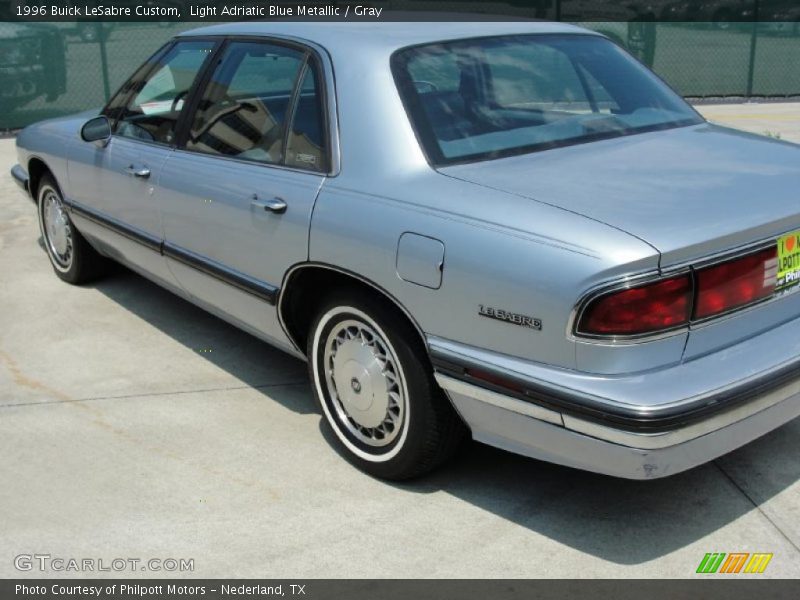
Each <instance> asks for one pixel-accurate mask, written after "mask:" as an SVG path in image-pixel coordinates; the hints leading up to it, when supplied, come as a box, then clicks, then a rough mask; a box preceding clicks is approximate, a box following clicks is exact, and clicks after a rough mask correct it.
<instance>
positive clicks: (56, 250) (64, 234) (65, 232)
mask: <svg viewBox="0 0 800 600" xmlns="http://www.w3.org/2000/svg"><path fill="white" fill-rule="evenodd" d="M42 220H43V225H44V233H45V238H46V240H47V246H48V248H49V250H50V255H51V256H52V257H53V259H54V260H55V261H56V262H57V263H58V264H59V265H60V266H62V267H68V266H69V264H70V261H71V260H72V229H71V227H70V223H69V217H67V213H66V212H65V211H64V206H63V205H62V204H61V200H60V199H59V198H58V196H56V194H55V193H54V192H52V191H50V190H48V191H47V192H45V197H44V200H43V201H42Z"/></svg>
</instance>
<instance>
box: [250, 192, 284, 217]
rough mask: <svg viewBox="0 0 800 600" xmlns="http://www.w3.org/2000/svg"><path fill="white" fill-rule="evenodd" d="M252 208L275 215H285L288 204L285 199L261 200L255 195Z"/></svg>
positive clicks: (251, 203)
mask: <svg viewBox="0 0 800 600" xmlns="http://www.w3.org/2000/svg"><path fill="white" fill-rule="evenodd" d="M250 207H251V208H255V209H257V210H264V211H268V212H272V213H275V214H278V215H280V214H283V213H285V212H286V202H284V201H283V198H277V197H276V198H273V199H272V200H259V199H258V196H256V195H255V194H253V200H252V202H250Z"/></svg>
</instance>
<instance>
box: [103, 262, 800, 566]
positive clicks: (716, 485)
mask: <svg viewBox="0 0 800 600" xmlns="http://www.w3.org/2000/svg"><path fill="white" fill-rule="evenodd" d="M115 271H116V272H115V273H114V275H113V276H112V277H109V278H107V279H104V280H102V281H100V282H98V283H96V284H95V286H94V287H95V288H96V289H97V290H98V291H100V292H101V293H103V294H105V295H106V296H108V297H109V298H111V299H112V300H114V301H115V302H117V303H119V304H120V305H122V306H123V307H124V308H125V309H127V310H129V311H131V312H132V313H134V314H136V315H137V316H138V317H140V318H142V319H144V320H145V321H147V322H148V323H150V324H152V325H154V326H156V327H157V328H158V329H160V330H161V331H162V332H163V333H164V334H166V335H168V336H170V337H171V338H173V339H174V340H176V341H178V342H180V343H181V344H184V345H185V346H187V347H189V348H193V349H196V348H201V347H204V346H206V345H213V346H214V348H216V349H217V350H218V351H215V352H213V353H209V354H202V356H203V357H204V358H205V359H206V360H208V361H211V362H212V363H213V364H214V365H216V366H217V367H219V368H222V369H224V370H225V371H227V372H228V373H229V374H231V375H232V376H233V377H235V378H236V379H238V380H240V381H241V382H242V383H244V384H246V385H248V386H251V387H253V388H256V389H264V391H265V393H266V389H265V388H267V387H269V390H268V394H269V398H270V399H271V400H274V401H277V402H279V403H281V404H282V405H283V406H285V407H286V408H289V409H290V410H292V411H295V412H297V413H301V414H311V413H314V412H316V407H315V403H314V401H313V399H312V397H311V394H310V391H309V392H308V393H302V394H298V393H297V388H296V386H297V385H303V384H304V383H305V382H306V381H307V380H306V369H305V365H304V363H303V362H302V361H300V360H297V359H295V358H292V357H290V356H288V355H286V354H285V353H283V352H281V351H279V350H277V349H274V348H272V347H271V346H269V345H268V344H266V343H264V342H262V341H260V340H258V339H256V338H255V337H253V336H251V335H249V334H247V333H245V332H242V331H240V330H238V329H236V328H235V327H233V326H231V325H229V324H227V323H225V322H224V321H222V320H221V319H218V318H216V317H214V316H212V315H210V314H209V313H207V312H205V311H203V310H202V309H200V308H197V307H195V306H194V305H192V304H190V303H189V302H186V301H185V300H182V299H181V298H178V297H177V296H175V295H173V294H172V293H170V292H168V291H166V290H163V289H161V288H160V287H158V286H157V285H155V284H153V283H151V282H149V281H148V280H146V279H144V278H142V277H140V276H138V275H136V274H134V273H132V272H130V271H128V270H127V269H124V268H122V267H119V268H115ZM276 368H277V369H276ZM276 370H279V371H280V372H281V373H282V377H281V381H280V382H278V385H276V381H275V372H276ZM280 383H286V384H287V385H286V386H283V387H281V385H280ZM320 429H321V431H322V434H323V435H324V436H325V437H326V439H327V440H328V441H329V442H332V441H333V440H332V434H331V433H330V432H329V431H328V430H327V428H326V427H324V426H323V424H322V422H321V421H320ZM798 440H800V420H795V421H794V422H792V423H789V424H787V425H786V426H784V427H782V428H780V429H779V430H777V431H775V432H773V433H771V434H769V435H767V436H765V437H763V438H761V439H759V440H757V441H755V442H753V443H752V444H749V445H748V446H746V447H744V448H742V449H740V450H738V451H736V452H734V453H732V454H731V455H728V456H727V457H724V458H722V459H720V460H718V461H715V462H713V463H710V464H707V465H704V466H702V467H698V468H696V469H693V470H691V471H688V472H686V473H682V474H679V475H676V476H674V477H670V478H666V479H659V480H654V481H628V480H623V479H615V478H611V477H605V476H602V475H596V474H593V473H587V472H583V471H579V470H575V469H570V468H566V467H561V466H558V465H553V464H549V463H545V462H540V461H537V460H533V459H529V458H524V457H521V456H517V455H514V454H511V453H508V452H504V451H501V450H497V449H494V448H491V447H488V446H485V445H483V444H478V443H474V442H472V443H467V444H465V447H464V449H463V450H462V451H461V452H460V453H459V454H458V456H456V458H455V459H454V460H453V461H452V462H450V463H448V464H447V465H446V466H445V467H443V468H441V469H439V470H438V471H436V472H435V473H433V474H431V475H429V476H427V477H425V478H423V479H420V480H416V481H412V482H409V483H403V484H387V485H394V486H395V488H397V489H400V490H404V491H406V492H409V493H415V494H426V493H433V492H439V491H444V492H446V493H448V494H451V495H453V496H454V497H457V498H459V499H461V500H464V501H466V502H469V503H471V504H473V505H475V506H477V507H480V508H482V509H483V510H486V511H489V512H491V513H493V514H495V515H497V516H499V517H502V518H504V519H507V520H509V521H511V522H513V523H515V524H517V525H519V526H521V527H524V528H526V529H528V530H530V531H532V532H536V533H538V534H541V535H544V536H547V537H549V538H551V539H553V540H555V541H557V542H559V543H562V544H566V545H568V546H571V547H573V548H575V549H577V550H580V551H582V552H585V553H588V554H591V555H594V556H597V557H599V558H602V559H605V560H608V561H612V562H615V563H618V564H639V563H643V562H647V561H650V560H654V559H656V558H659V557H662V556H664V555H666V554H669V553H671V552H674V551H676V550H678V549H680V548H683V547H685V546H687V545H689V544H692V543H694V542H697V541H698V540H701V539H702V538H704V537H705V536H708V535H710V534H712V533H713V532H715V531H717V530H718V529H720V528H722V527H725V526H726V525H728V524H729V523H731V522H733V521H735V520H736V519H738V518H740V517H742V516H743V515H745V514H747V513H748V512H750V511H752V510H754V509H755V508H756V506H758V505H759V504H762V503H764V502H766V501H767V500H769V499H770V498H772V497H773V496H775V495H776V494H778V493H780V492H781V491H783V490H784V489H786V488H788V487H789V486H791V485H792V484H794V483H795V482H796V481H798V480H800V443H798ZM340 454H341V453H340ZM365 477H366V475H365ZM698 560H699V559H698Z"/></svg>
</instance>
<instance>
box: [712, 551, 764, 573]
mask: <svg viewBox="0 0 800 600" xmlns="http://www.w3.org/2000/svg"><path fill="white" fill-rule="evenodd" d="M771 560H772V553H766V552H754V553H752V554H750V553H749V552H731V553H730V554H725V553H724V552H708V553H707V554H706V555H705V556H704V557H703V560H701V561H700V565H698V567H697V573H727V574H736V573H763V572H764V571H765V570H766V569H767V565H768V564H769V561H771Z"/></svg>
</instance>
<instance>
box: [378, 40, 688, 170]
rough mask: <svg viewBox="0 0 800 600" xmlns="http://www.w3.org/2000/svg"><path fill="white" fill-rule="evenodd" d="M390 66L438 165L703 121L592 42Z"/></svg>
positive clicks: (441, 46)
mask: <svg viewBox="0 0 800 600" xmlns="http://www.w3.org/2000/svg"><path fill="white" fill-rule="evenodd" d="M392 66H393V71H394V75H395V79H396V81H397V84H398V88H399V89H400V93H401V95H402V97H403V101H404V102H405V104H406V107H407V108H408V111H409V114H410V117H411V120H412V122H413V125H414V127H415V129H416V130H417V134H418V137H419V138H420V140H421V142H422V144H423V146H424V149H425V151H426V153H427V155H428V157H429V158H430V159H431V161H432V162H433V163H434V164H437V165H442V164H449V163H456V162H468V161H471V160H485V159H490V158H498V157H501V156H509V155H513V154H522V153H525V152H533V151H536V150H542V149H547V148H553V147H558V146H565V145H570V144H578V143H583V142H589V141H593V140H598V139H607V138H611V137H618V136H623V135H631V134H634V133H642V132H645V131H653V130H657V129H666V128H672V127H681V126H686V125H692V124H695V123H699V122H702V119H701V118H700V117H699V116H698V114H697V113H696V112H695V111H694V110H693V109H692V108H691V107H690V106H689V105H688V104H686V102H684V100H683V99H682V98H680V97H679V96H678V95H677V94H675V93H674V92H673V91H672V90H670V89H669V88H668V87H667V86H666V85H664V84H663V83H662V82H661V81H660V80H659V79H658V78H657V77H656V76H654V75H653V74H652V73H651V72H650V71H649V70H647V69H646V68H645V67H643V66H642V65H641V64H639V63H638V62H637V61H636V60H635V59H633V58H631V57H630V56H629V55H628V54H627V53H626V52H625V51H623V50H622V49H620V48H619V47H618V46H617V45H615V44H614V43H612V42H610V41H609V40H606V39H604V38H601V37H597V36H592V35H524V36H502V37H489V38H479V39H470V40H459V41H455V42H444V43H437V44H430V45H426V46H416V47H413V48H408V49H405V50H401V51H400V52H398V53H397V54H395V56H394V57H393V63H392Z"/></svg>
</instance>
